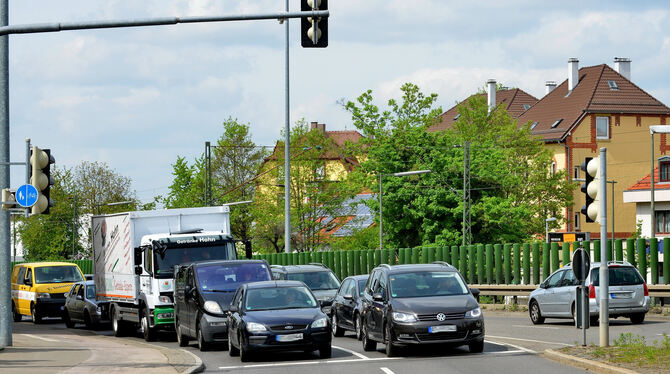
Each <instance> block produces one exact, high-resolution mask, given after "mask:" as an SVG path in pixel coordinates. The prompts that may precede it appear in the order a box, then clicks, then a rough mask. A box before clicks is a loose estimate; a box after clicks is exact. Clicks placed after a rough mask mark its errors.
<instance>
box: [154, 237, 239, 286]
mask: <svg viewBox="0 0 670 374" xmlns="http://www.w3.org/2000/svg"><path fill="white" fill-rule="evenodd" d="M233 251H234V248H233V245H232V243H226V244H224V245H216V246H210V247H189V248H168V249H167V250H166V251H165V256H161V255H160V254H156V255H155V257H156V275H157V276H158V278H165V277H169V278H171V277H172V276H173V275H174V267H175V265H179V264H184V263H190V262H195V261H208V260H234V259H235V257H233V256H234V255H233V253H234V252H233Z"/></svg>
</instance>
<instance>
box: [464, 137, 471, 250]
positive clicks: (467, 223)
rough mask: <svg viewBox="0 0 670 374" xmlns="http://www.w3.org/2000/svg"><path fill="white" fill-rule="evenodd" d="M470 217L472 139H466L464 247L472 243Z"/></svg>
mask: <svg viewBox="0 0 670 374" xmlns="http://www.w3.org/2000/svg"><path fill="white" fill-rule="evenodd" d="M470 217H471V216H470V141H466V142H465V146H464V147H463V248H467V247H468V246H469V245H470V244H472V221H471V220H470Z"/></svg>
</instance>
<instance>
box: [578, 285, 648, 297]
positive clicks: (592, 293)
mask: <svg viewBox="0 0 670 374" xmlns="http://www.w3.org/2000/svg"><path fill="white" fill-rule="evenodd" d="M645 287H646V285H645ZM595 298H596V288H595V287H593V285H592V284H590V285H589V299H595Z"/></svg>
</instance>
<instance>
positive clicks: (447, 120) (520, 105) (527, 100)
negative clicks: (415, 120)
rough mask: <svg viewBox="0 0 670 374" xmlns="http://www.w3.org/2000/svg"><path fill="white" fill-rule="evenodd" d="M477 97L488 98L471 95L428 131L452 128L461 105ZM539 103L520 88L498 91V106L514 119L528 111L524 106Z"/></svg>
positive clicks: (480, 95) (441, 117)
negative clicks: (503, 108)
mask: <svg viewBox="0 0 670 374" xmlns="http://www.w3.org/2000/svg"><path fill="white" fill-rule="evenodd" d="M475 96H479V97H486V94H485V93H480V94H475V95H471V96H470V97H468V98H467V99H465V100H464V101H462V102H460V103H458V104H457V105H454V106H453V107H452V108H451V109H449V110H447V111H446V112H444V113H442V114H441V115H440V116H439V117H438V118H437V124H435V125H433V126H431V127H430V128H429V129H428V131H431V132H435V131H442V130H446V129H448V128H451V124H452V123H454V122H455V121H456V120H455V117H456V115H457V114H458V106H459V105H460V104H461V103H464V102H467V101H468V100H470V99H471V98H472V97H475ZM537 101H538V100H537V98H535V97H534V96H533V95H530V94H528V93H527V92H525V91H524V90H522V89H519V88H514V89H504V90H498V91H496V105H503V106H504V107H505V109H506V110H507V112H508V113H509V114H510V115H511V116H512V117H515V118H516V117H518V116H519V115H521V113H523V112H524V111H526V109H525V108H524V104H527V105H529V106H533V105H534V104H535V103H537Z"/></svg>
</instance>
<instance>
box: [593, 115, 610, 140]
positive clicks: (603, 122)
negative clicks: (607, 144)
mask: <svg viewBox="0 0 670 374" xmlns="http://www.w3.org/2000/svg"><path fill="white" fill-rule="evenodd" d="M596 138H598V139H609V138H610V118H609V117H596Z"/></svg>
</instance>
